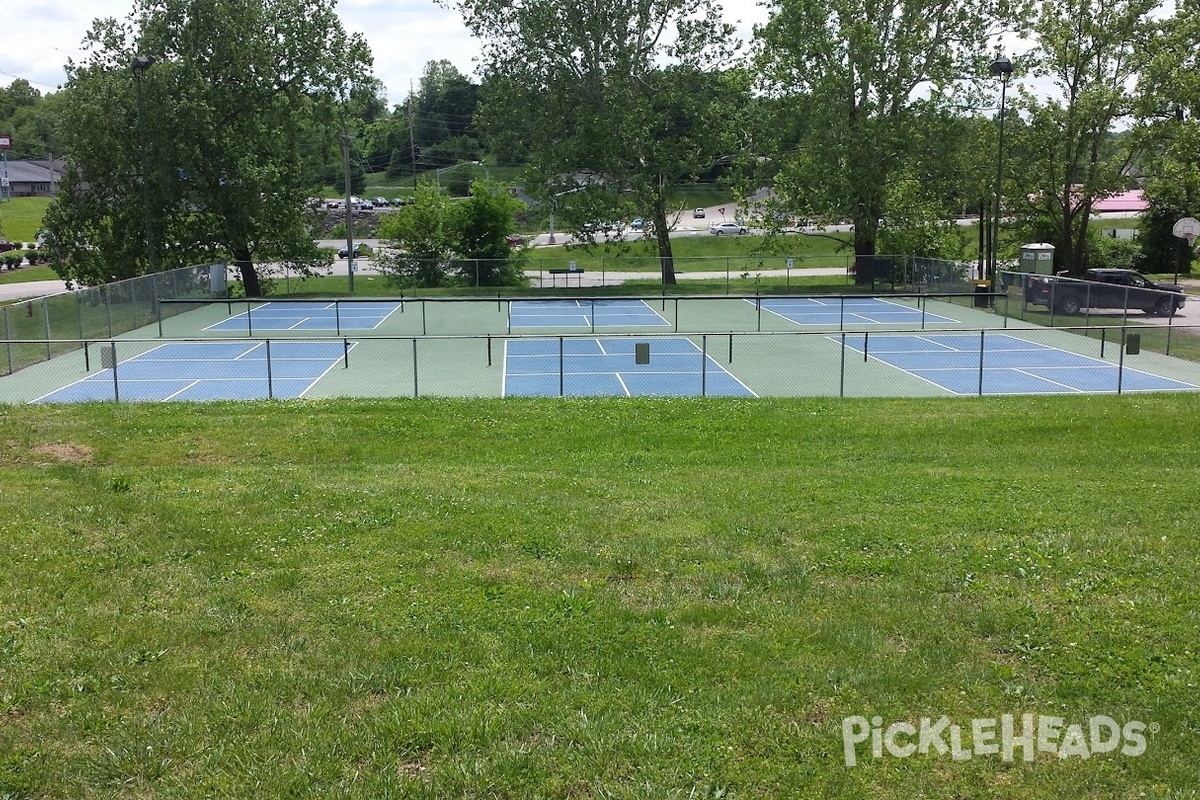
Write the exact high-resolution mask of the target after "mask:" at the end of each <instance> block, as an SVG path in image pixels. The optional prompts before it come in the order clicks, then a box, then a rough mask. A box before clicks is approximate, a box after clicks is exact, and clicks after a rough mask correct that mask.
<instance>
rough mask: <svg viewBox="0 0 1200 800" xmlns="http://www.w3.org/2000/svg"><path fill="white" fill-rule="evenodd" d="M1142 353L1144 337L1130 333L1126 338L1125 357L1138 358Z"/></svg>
mask: <svg viewBox="0 0 1200 800" xmlns="http://www.w3.org/2000/svg"><path fill="white" fill-rule="evenodd" d="M1140 352H1142V335H1141V334H1140V333H1130V334H1128V335H1126V337H1125V355H1128V356H1136V355H1137V354H1138V353H1140Z"/></svg>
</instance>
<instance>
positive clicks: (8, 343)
mask: <svg viewBox="0 0 1200 800" xmlns="http://www.w3.org/2000/svg"><path fill="white" fill-rule="evenodd" d="M11 308H12V306H5V307H4V349H5V350H6V351H7V352H8V374H9V375H12V374H13V351H12V348H13V343H12V338H13V336H12V320H11V319H9V316H8V312H9V309H11Z"/></svg>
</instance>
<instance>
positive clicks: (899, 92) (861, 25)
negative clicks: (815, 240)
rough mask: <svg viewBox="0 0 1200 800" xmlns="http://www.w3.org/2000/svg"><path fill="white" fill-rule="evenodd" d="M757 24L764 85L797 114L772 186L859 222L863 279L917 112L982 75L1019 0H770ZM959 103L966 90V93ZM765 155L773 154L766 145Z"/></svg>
mask: <svg viewBox="0 0 1200 800" xmlns="http://www.w3.org/2000/svg"><path fill="white" fill-rule="evenodd" d="M771 7H772V15H771V19H770V21H769V22H768V23H767V25H766V26H765V27H764V28H763V29H762V30H761V31H760V32H759V37H760V40H761V43H762V46H763V48H762V58H761V59H760V67H761V72H760V76H761V84H762V87H761V88H762V89H763V90H764V91H765V92H766V93H767V94H768V95H770V96H772V97H776V98H779V99H780V100H782V101H784V103H783V104H782V105H783V107H784V108H787V109H789V110H790V111H791V113H792V114H794V115H795V118H796V119H797V120H798V122H797V123H795V124H793V125H791V126H787V129H789V130H790V131H791V132H792V133H793V135H796V137H797V147H796V150H795V151H794V152H793V153H789V154H785V155H783V156H782V157H780V161H781V164H780V167H779V169H778V172H777V176H776V183H775V189H776V191H777V192H778V193H779V194H780V195H781V197H782V198H783V200H784V202H785V203H786V204H788V205H789V206H791V207H792V208H793V209H794V210H797V211H800V212H802V213H804V214H805V215H806V216H809V217H813V218H816V219H818V220H839V221H840V220H844V219H848V220H850V221H851V222H853V224H854V252H855V255H856V259H857V263H858V266H859V267H860V269H858V270H857V274H858V280H860V281H866V280H869V278H870V264H871V261H872V260H873V257H874V255H875V252H876V237H877V235H878V232H879V224H880V220H881V219H884V218H886V217H887V216H888V214H889V211H890V210H889V208H888V199H889V195H891V196H901V195H902V194H903V193H900V195H898V194H897V193H896V192H894V191H893V190H892V189H891V184H892V183H893V182H894V181H896V180H909V179H911V178H912V177H913V176H919V175H921V174H922V172H923V169H924V167H923V163H922V153H921V151H920V149H919V148H918V147H917V146H916V143H918V142H921V141H922V140H923V139H924V137H923V135H922V134H923V131H924V127H923V125H922V118H923V117H927V116H930V115H933V114H936V113H937V112H938V111H939V110H940V108H941V106H943V105H944V104H946V103H948V102H949V101H950V99H951V97H952V95H951V94H950V92H951V91H952V90H953V88H954V87H955V85H956V83H957V82H959V81H962V80H963V79H964V78H968V77H970V76H975V75H980V74H981V73H982V71H983V70H982V69H981V67H982V65H983V64H985V63H986V61H984V56H983V54H982V53H981V52H980V48H981V46H982V45H983V44H984V43H985V42H986V41H987V39H988V38H989V36H992V35H995V34H997V33H999V32H1000V31H1001V29H1002V25H1003V22H1002V21H1003V20H1020V19H1022V17H1021V13H1022V10H1021V5H1020V0H1012V1H1011V2H1010V0H965V1H964V0H894V2H887V3H875V2H867V0H774V2H772V3H771ZM962 100H963V101H964V102H969V101H972V100H973V98H970V97H964V98H962ZM771 155H774V153H772V154H771Z"/></svg>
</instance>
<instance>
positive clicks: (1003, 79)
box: [984, 54, 1013, 280]
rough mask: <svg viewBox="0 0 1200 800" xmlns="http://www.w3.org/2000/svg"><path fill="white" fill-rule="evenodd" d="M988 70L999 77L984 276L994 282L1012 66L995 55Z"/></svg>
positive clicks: (997, 263)
mask: <svg viewBox="0 0 1200 800" xmlns="http://www.w3.org/2000/svg"><path fill="white" fill-rule="evenodd" d="M988 69H989V70H990V71H991V73H992V74H993V75H997V76H999V77H1000V140H999V143H998V144H997V146H996V208H995V210H994V212H993V214H992V247H991V252H990V253H988V274H987V275H985V276H984V277H985V278H986V279H987V280H995V279H996V268H997V267H998V266H999V261H998V258H997V251H998V250H999V243H998V239H999V238H1000V192H1001V189H1002V182H1003V180H1004V100H1005V92H1006V90H1007V89H1008V76H1010V75H1012V73H1013V65H1012V62H1011V61H1009V60H1008V59H1007V58H1005V57H1004V56H1002V55H1000V54H997V55H996V60H995V61H993V62H992V63H991V65H990V66H989V67H988Z"/></svg>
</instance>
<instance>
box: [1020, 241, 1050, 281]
mask: <svg viewBox="0 0 1200 800" xmlns="http://www.w3.org/2000/svg"><path fill="white" fill-rule="evenodd" d="M1019 271H1020V272H1031V273H1034V274H1035V275H1053V274H1054V245H1052V244H1046V243H1045V242H1033V243H1032V244H1023V245H1021V266H1020V269H1019Z"/></svg>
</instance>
